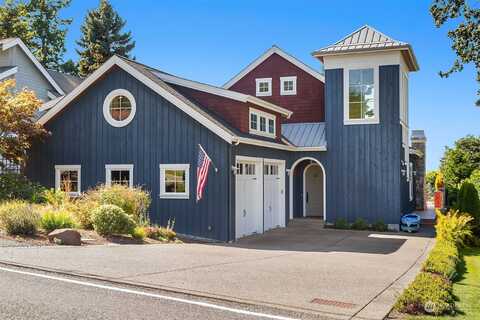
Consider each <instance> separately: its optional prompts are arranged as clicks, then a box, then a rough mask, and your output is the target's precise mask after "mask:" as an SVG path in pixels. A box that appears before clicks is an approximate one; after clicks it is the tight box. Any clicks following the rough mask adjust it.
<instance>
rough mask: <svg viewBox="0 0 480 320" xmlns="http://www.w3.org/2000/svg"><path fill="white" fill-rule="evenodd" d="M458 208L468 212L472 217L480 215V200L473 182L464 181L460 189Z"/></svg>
mask: <svg viewBox="0 0 480 320" xmlns="http://www.w3.org/2000/svg"><path fill="white" fill-rule="evenodd" d="M457 209H458V210H459V211H460V212H462V213H468V214H470V215H471V216H472V217H478V215H479V213H480V200H479V199H478V192H477V189H476V188H475V186H474V185H473V183H471V182H468V181H464V182H463V183H462V185H461V187H460V190H459V191H458V200H457Z"/></svg>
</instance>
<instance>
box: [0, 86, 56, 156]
mask: <svg viewBox="0 0 480 320" xmlns="http://www.w3.org/2000/svg"><path fill="white" fill-rule="evenodd" d="M14 89H15V80H6V81H3V82H0V106H2V107H1V108H0V154H1V155H2V156H3V157H5V158H6V159H9V160H12V161H14V162H15V163H18V164H22V163H24V162H25V160H26V151H27V150H28V149H29V148H30V146H31V143H32V140H33V139H35V138H40V137H44V136H45V135H46V134H47V132H46V131H45V129H43V127H42V126H41V125H39V124H38V123H36V122H35V120H34V116H35V112H36V111H37V110H38V108H39V107H40V106H41V104H42V102H41V101H40V100H38V99H37V97H36V96H35V93H34V92H33V91H29V90H26V89H24V90H22V91H19V92H15V90H14Z"/></svg>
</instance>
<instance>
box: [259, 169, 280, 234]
mask: <svg viewBox="0 0 480 320" xmlns="http://www.w3.org/2000/svg"><path fill="white" fill-rule="evenodd" d="M263 175H264V179H263V183H264V185H263V189H264V200H263V202H264V205H263V214H264V224H265V231H267V230H270V229H274V228H278V227H284V226H285V186H284V179H283V177H284V176H285V168H284V164H283V163H281V162H265V164H264V166H263Z"/></svg>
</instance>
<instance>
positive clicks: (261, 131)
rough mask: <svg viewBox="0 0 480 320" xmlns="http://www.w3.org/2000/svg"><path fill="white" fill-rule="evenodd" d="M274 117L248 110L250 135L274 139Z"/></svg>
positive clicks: (258, 111)
mask: <svg viewBox="0 0 480 320" xmlns="http://www.w3.org/2000/svg"><path fill="white" fill-rule="evenodd" d="M275 131H276V130H275V116H274V115H272V114H269V113H266V112H263V111H260V110H256V109H250V133H251V134H257V135H261V136H267V137H271V138H275Z"/></svg>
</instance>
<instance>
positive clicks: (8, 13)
mask: <svg viewBox="0 0 480 320" xmlns="http://www.w3.org/2000/svg"><path fill="white" fill-rule="evenodd" d="M33 36H34V33H33V31H32V29H31V28H30V23H29V8H28V6H27V4H26V3H25V2H24V1H16V0H6V1H5V2H4V4H3V5H2V6H0V39H5V38H20V39H22V41H23V42H24V43H25V44H26V45H27V46H28V47H33V42H32V41H33Z"/></svg>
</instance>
